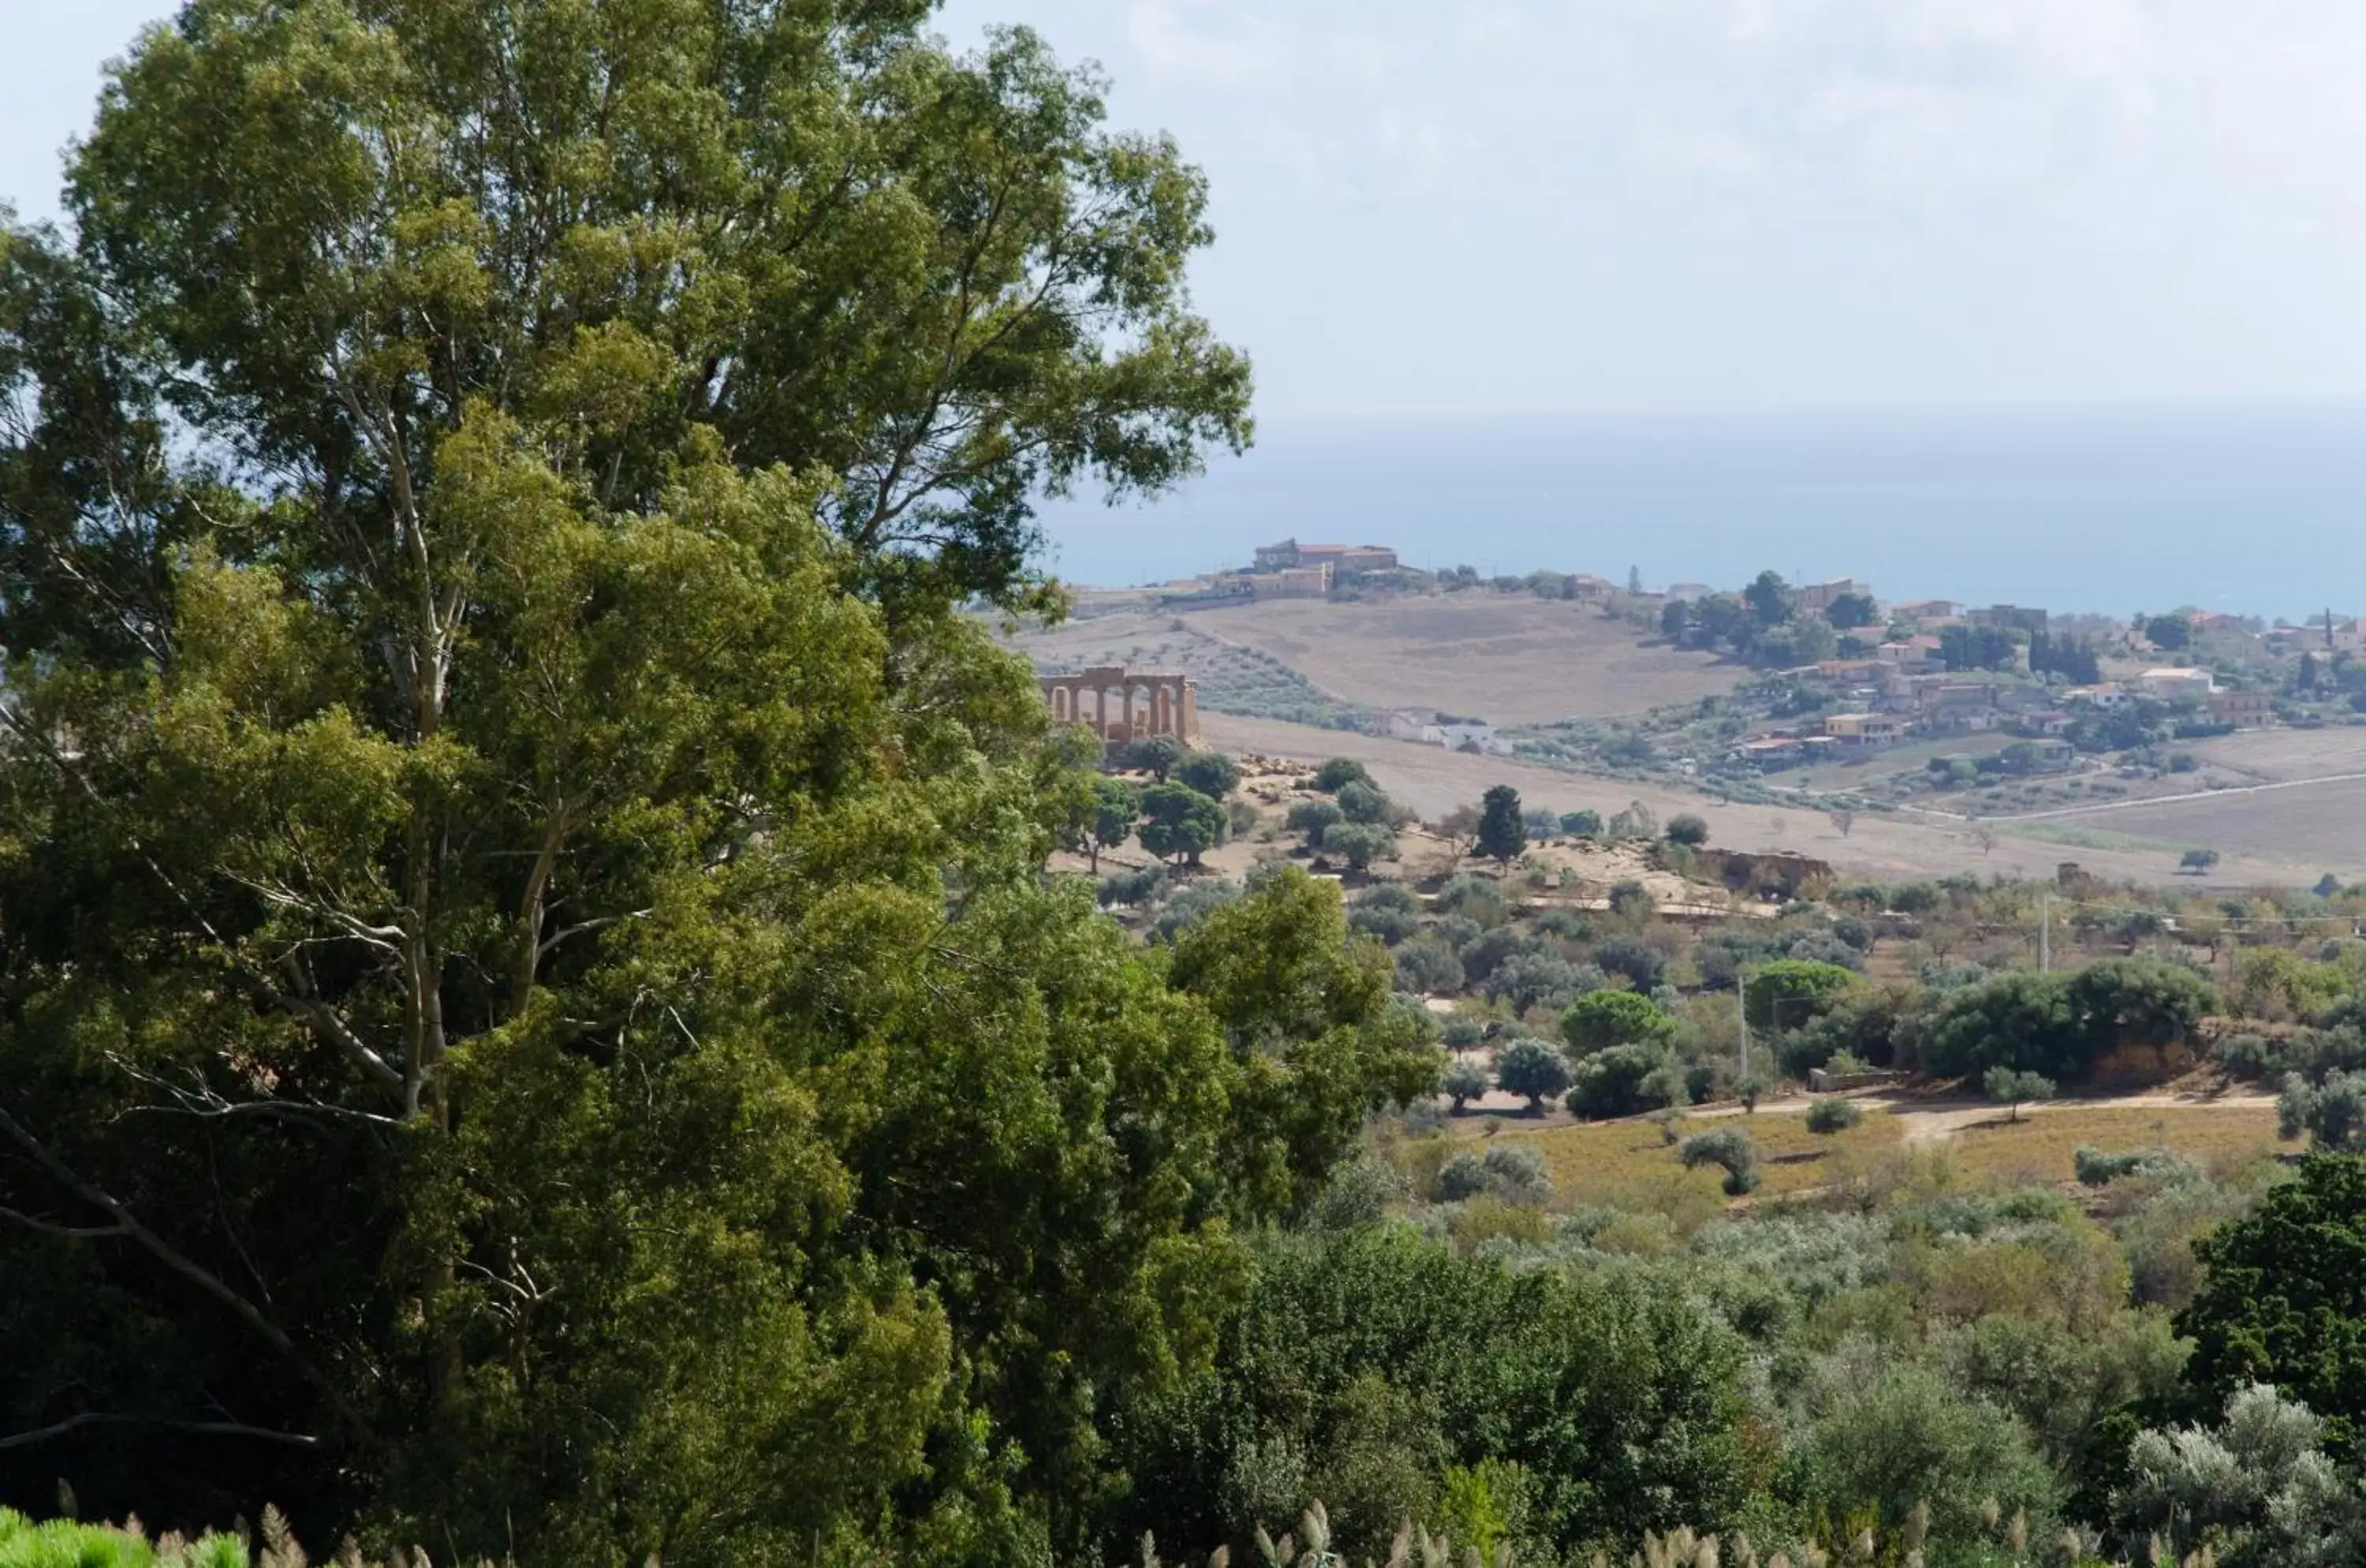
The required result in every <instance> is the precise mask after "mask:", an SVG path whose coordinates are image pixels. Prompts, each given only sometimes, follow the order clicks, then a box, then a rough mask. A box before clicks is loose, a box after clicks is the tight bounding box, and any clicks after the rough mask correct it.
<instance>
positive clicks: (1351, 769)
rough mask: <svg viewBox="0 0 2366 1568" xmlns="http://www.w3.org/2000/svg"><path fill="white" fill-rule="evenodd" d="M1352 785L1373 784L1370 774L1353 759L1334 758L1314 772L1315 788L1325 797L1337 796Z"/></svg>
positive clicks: (1361, 764)
mask: <svg viewBox="0 0 2366 1568" xmlns="http://www.w3.org/2000/svg"><path fill="white" fill-rule="evenodd" d="M1349 784H1365V785H1368V786H1370V785H1371V784H1372V775H1371V773H1370V772H1369V770H1367V769H1366V768H1365V766H1364V764H1363V763H1361V762H1359V761H1356V760H1355V759H1354V758H1353V757H1334V758H1332V759H1331V760H1330V761H1327V762H1325V763H1324V764H1323V765H1322V766H1321V767H1319V768H1317V769H1315V770H1314V787H1315V788H1316V789H1318V790H1321V791H1322V792H1323V793H1324V795H1336V794H1338V793H1339V792H1340V791H1341V790H1343V789H1345V788H1346V787H1347V786H1348V785H1349ZM1374 787H1377V786H1374Z"/></svg>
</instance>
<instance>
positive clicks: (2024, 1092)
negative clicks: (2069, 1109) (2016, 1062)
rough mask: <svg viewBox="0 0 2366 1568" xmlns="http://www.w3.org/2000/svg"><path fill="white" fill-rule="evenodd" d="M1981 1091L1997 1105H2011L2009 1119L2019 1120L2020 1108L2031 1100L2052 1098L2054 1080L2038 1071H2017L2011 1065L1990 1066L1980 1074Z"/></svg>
mask: <svg viewBox="0 0 2366 1568" xmlns="http://www.w3.org/2000/svg"><path fill="white" fill-rule="evenodd" d="M1980 1089H1981V1090H1982V1092H1984V1093H1986V1094H1987V1096H1988V1097H1989V1099H1990V1100H1995V1101H1996V1102H1997V1103H1998V1104H1999V1105H2009V1106H2011V1107H2012V1115H2011V1120H2012V1121H2015V1122H2018V1121H2020V1120H2021V1108H2022V1104H2023V1103H2025V1102H2026V1101H2029V1100H2051V1099H2053V1098H2054V1080H2053V1079H2052V1078H2049V1077H2045V1076H2044V1075H2043V1074H2040V1073H2029V1072H2017V1071H2015V1070H2014V1069H2013V1068H2011V1067H1990V1068H1989V1070H1988V1071H1987V1072H1986V1073H1984V1074H1983V1075H1981V1077H1980Z"/></svg>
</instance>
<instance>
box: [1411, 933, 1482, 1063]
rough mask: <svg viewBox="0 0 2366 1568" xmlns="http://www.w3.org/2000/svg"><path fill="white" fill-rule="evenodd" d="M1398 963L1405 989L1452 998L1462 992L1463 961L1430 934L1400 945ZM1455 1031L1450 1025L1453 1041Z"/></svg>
mask: <svg viewBox="0 0 2366 1568" xmlns="http://www.w3.org/2000/svg"><path fill="white" fill-rule="evenodd" d="M1396 964H1397V984H1398V986H1399V987H1402V988H1403V989H1405V990H1408V991H1414V992H1417V993H1419V994H1421V995H1423V996H1452V995H1454V994H1455V993H1456V992H1459V991H1460V990H1461V989H1462V960H1460V959H1459V958H1457V957H1456V956H1455V955H1454V950H1453V949H1452V948H1450V947H1448V946H1447V945H1446V943H1445V942H1441V941H1439V940H1438V939H1437V937H1435V936H1433V935H1431V934H1430V933H1429V932H1427V931H1424V932H1422V933H1421V934H1420V935H1418V936H1415V937H1410V938H1408V939H1406V940H1405V941H1404V942H1401V943H1399V944H1398V946H1397V950H1396ZM1471 1027H1472V1028H1474V1029H1475V1028H1476V1027H1477V1026H1476V1025H1472V1026H1471ZM1451 1029H1452V1026H1451V1025H1448V1032H1449V1040H1450V1038H1451Z"/></svg>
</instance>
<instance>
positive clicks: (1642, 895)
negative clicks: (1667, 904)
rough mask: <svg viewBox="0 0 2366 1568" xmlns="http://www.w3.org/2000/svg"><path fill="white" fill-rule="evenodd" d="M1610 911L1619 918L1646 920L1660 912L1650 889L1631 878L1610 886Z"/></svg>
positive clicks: (1658, 902) (1658, 903)
mask: <svg viewBox="0 0 2366 1568" xmlns="http://www.w3.org/2000/svg"><path fill="white" fill-rule="evenodd" d="M1610 912H1611V913H1612V914H1614V915H1617V917H1618V918H1619V919H1633V920H1648V919H1651V917H1652V916H1654V915H1656V914H1658V913H1659V912H1660V901H1659V900H1658V899H1657V898H1654V897H1651V889H1650V888H1648V887H1646V886H1643V885H1642V884H1641V883H1639V882H1637V881H1634V880H1632V879H1631V878H1630V879H1628V880H1627V881H1625V882H1615V883H1613V884H1611V886H1610Z"/></svg>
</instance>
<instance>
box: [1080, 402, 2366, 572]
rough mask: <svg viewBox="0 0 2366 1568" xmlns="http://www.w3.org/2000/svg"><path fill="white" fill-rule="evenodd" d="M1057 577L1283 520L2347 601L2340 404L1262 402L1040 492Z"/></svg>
mask: <svg viewBox="0 0 2366 1568" xmlns="http://www.w3.org/2000/svg"><path fill="white" fill-rule="evenodd" d="M1044 523H1045V525H1046V529H1047V532H1048V533H1049V534H1050V536H1051V538H1052V540H1053V547H1054V565H1055V570H1057V571H1058V572H1059V574H1060V575H1061V576H1062V577H1063V578H1064V579H1065V580H1066V581H1071V582H1078V583H1087V584H1094V585H1119V584H1129V583H1139V582H1152V581H1166V580H1168V579H1172V578H1177V577H1185V576H1190V575H1194V574H1197V573H1199V572H1202V571H1207V570H1213V569H1216V568H1219V567H1223V566H1238V565H1245V564H1246V563H1247V561H1248V559H1249V553H1250V551H1251V550H1252V549H1253V548H1255V547H1256V546H1258V545H1261V544H1267V543H1270V542H1272V541H1273V540H1275V539H1279V538H1280V537H1282V536H1289V535H1294V536H1297V537H1298V538H1300V539H1301V540H1310V541H1312V540H1322V541H1337V542H1347V543H1356V544H1362V543H1371V544H1384V545H1391V546H1393V547H1395V548H1396V549H1397V550H1398V551H1399V552H1400V553H1401V554H1402V556H1403V558H1404V559H1405V560H1406V562H1407V563H1408V564H1411V565H1415V566H1425V567H1448V566H1453V565H1457V564H1463V563H1467V564H1469V565H1470V566H1473V567H1476V568H1477V569H1478V570H1480V571H1482V572H1483V573H1486V574H1488V575H1491V576H1492V575H1496V574H1499V573H1515V574H1516V573H1526V572H1528V571H1531V570H1537V569H1539V568H1551V569H1554V570H1566V571H1591V572H1594V573H1597V574H1599V575H1601V576H1604V577H1608V578H1611V579H1613V580H1615V581H1625V579H1626V576H1627V573H1628V569H1629V568H1630V567H1631V568H1634V569H1636V570H1639V571H1640V572H1641V573H1642V575H1643V579H1644V581H1645V582H1646V583H1647V584H1648V585H1650V586H1652V587H1659V586H1662V585H1664V584H1666V583H1669V582H1674V581H1695V582H1706V583H1709V584H1711V585H1713V586H1720V587H1722V586H1730V585H1738V584H1740V583H1741V582H1742V581H1746V580H1747V579H1749V578H1751V577H1752V576H1755V575H1756V574H1757V573H1758V572H1759V571H1760V570H1763V569H1765V568H1769V567H1771V568H1773V569H1774V570H1777V571H1779V572H1781V573H1783V574H1784V575H1785V576H1786V577H1788V578H1791V579H1792V580H1793V581H1820V580H1823V579H1827V578H1833V577H1855V578H1857V579H1859V580H1860V581H1869V582H1870V583H1871V584H1872V585H1873V587H1874V589H1875V591H1876V592H1879V593H1880V594H1882V595H1883V596H1884V597H1887V598H1897V599H1921V598H1944V599H1955V600H1960V601H1966V602H1970V603H1975V604H1988V603H1991V602H2003V603H2011V604H2028V605H2036V606H2041V607H2044V608H2046V609H2051V610H2055V611H2086V612H2099V613H2103V614H2108V615H2120V616H2125V615H2133V614H2135V612H2137V611H2139V610H2142V611H2147V612H2158V611H2162V610H2167V609H2170V608H2174V607H2176V606H2179V605H2188V604H2190V605H2193V606H2196V607H2199V608H2201V609H2204V610H2210V611H2225V612H2232V613H2235V614H2239V615H2265V616H2269V617H2274V616H2278V615H2284V616H2290V617H2292V618H2293V619H2301V618H2304V617H2307V616H2312V615H2322V614H2323V613H2324V611H2325V610H2327V608H2331V609H2333V610H2335V611H2336V612H2338V613H2342V614H2353V613H2357V612H2359V611H2360V610H2361V609H2366V549H2361V548H2360V543H2361V538H2366V535H2361V525H2366V402H2353V401H2342V402H2330V401H2327V402H2309V403H2285V402H2278V403H2248V404H2236V405H2224V406H2219V405H2174V406H2170V405H2163V406H2156V407H2075V406H2074V407H2034V406H2026V407H2004V408H1982V409H1967V410H1925V411H1913V412H1880V413H1836V412H1835V413H1779V414H1731V415H1698V416H1682V417H1678V416H1651V417H1643V416H1634V417H1612V416H1602V417H1578V416H1553V417H1546V416H1535V417H1525V416H1523V417H1485V418H1482V417H1471V416H1459V415H1458V416H1434V415H1425V416H1418V417H1416V416H1388V417H1375V418H1358V419H1291V418H1287V417H1275V418H1268V419H1264V420H1262V421H1260V429H1259V438H1258V441H1257V445H1256V448H1255V449H1254V450H1252V451H1251V452H1250V453H1249V454H1248V455H1247V456H1246V457H1241V458H1237V459H1236V458H1233V457H1215V458H1213V459H1211V463H1210V466H1209V472H1208V474H1207V475H1206V477H1205V478H1203V479H1196V480H1194V481H1192V482H1191V483H1189V485H1187V486H1186V487H1185V488H1184V489H1183V490H1182V491H1179V492H1177V493H1176V494H1173V495H1170V496H1167V497H1166V498H1164V499H1162V500H1160V501H1158V502H1155V503H1154V504H1151V505H1148V506H1142V505H1136V504H1132V503H1129V504H1125V505H1121V506H1120V507H1118V508H1115V509H1110V508H1109V507H1106V506H1103V505H1100V504H1098V502H1061V503H1055V504H1054V505H1053V506H1052V507H1050V508H1049V509H1047V511H1046V513H1045V514H1044Z"/></svg>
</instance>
